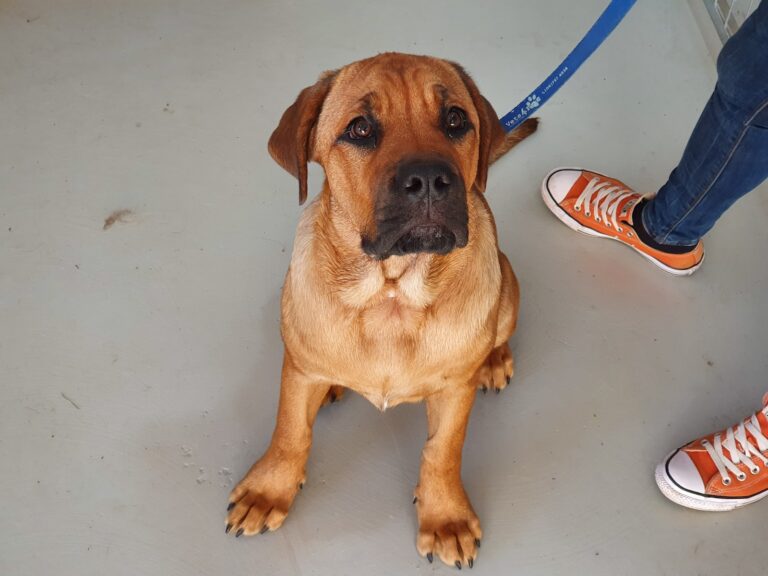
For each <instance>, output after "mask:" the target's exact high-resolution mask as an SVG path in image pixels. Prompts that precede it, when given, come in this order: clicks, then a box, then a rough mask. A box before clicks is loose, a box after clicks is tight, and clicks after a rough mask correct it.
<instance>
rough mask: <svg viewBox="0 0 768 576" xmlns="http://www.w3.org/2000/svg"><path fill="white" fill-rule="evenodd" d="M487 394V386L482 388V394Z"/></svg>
mask: <svg viewBox="0 0 768 576" xmlns="http://www.w3.org/2000/svg"><path fill="white" fill-rule="evenodd" d="M487 393H488V386H483V394H487Z"/></svg>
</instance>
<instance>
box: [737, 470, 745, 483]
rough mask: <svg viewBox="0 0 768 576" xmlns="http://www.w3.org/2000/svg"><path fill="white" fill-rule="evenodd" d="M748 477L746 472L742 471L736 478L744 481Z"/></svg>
mask: <svg viewBox="0 0 768 576" xmlns="http://www.w3.org/2000/svg"><path fill="white" fill-rule="evenodd" d="M746 479H747V475H746V474H744V472H742V473H741V474H739V475H738V476H736V480H738V481H739V482H744V480H746Z"/></svg>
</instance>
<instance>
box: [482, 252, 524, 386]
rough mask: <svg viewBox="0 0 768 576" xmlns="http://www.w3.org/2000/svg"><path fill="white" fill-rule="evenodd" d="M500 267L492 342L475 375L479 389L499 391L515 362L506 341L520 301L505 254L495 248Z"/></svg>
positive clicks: (510, 376) (506, 382)
mask: <svg viewBox="0 0 768 576" xmlns="http://www.w3.org/2000/svg"><path fill="white" fill-rule="evenodd" d="M499 265H500V266H501V296H500V297H499V313H498V326H497V328H496V342H495V344H494V348H493V350H491V353H490V354H488V358H486V360H485V362H483V364H482V365H481V366H480V368H478V370H477V373H476V374H475V385H476V386H477V388H479V389H480V390H482V391H483V392H487V391H488V390H494V391H496V392H497V393H498V392H501V391H502V390H503V389H504V388H506V387H507V385H508V384H509V380H510V378H512V375H513V374H514V372H515V363H514V360H513V358H512V352H511V351H510V349H509V344H508V343H507V342H508V340H509V339H510V338H511V337H512V334H514V333H515V328H516V327H517V311H518V307H519V304H520V288H519V286H518V284H517V278H516V277H515V273H514V272H513V271H512V266H511V265H510V264H509V260H507V257H506V256H505V255H504V254H503V253H502V252H501V251H499Z"/></svg>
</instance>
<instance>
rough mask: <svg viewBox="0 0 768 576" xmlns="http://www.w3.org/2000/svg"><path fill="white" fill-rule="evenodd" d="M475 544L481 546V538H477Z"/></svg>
mask: <svg viewBox="0 0 768 576" xmlns="http://www.w3.org/2000/svg"><path fill="white" fill-rule="evenodd" d="M475 546H477V547H478V548H480V538H475Z"/></svg>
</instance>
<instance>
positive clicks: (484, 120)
mask: <svg viewBox="0 0 768 576" xmlns="http://www.w3.org/2000/svg"><path fill="white" fill-rule="evenodd" d="M494 130H496V131H498V130H499V128H498V119H497V117H496V114H495V112H494V111H493V108H492V107H491V106H490V104H488V102H487V101H486V100H485V98H483V97H482V96H481V95H480V93H479V91H478V89H477V87H476V86H475V84H474V82H473V81H472V80H471V79H470V78H469V76H468V75H467V74H466V73H465V72H464V71H463V70H462V68H461V67H459V66H458V65H456V64H453V63H451V62H446V61H444V60H439V59H435V58H429V57H425V56H412V55H406V54H394V53H388V54H381V55H379V56H375V57H373V58H369V59H367V60H362V61H359V62H355V63H353V64H350V65H348V66H346V67H344V68H342V69H341V70H338V71H335V72H327V73H325V74H323V75H322V76H321V77H320V79H319V80H318V81H317V83H315V84H314V85H313V86H310V87H308V88H305V89H304V90H303V91H302V92H301V93H300V94H299V96H298V98H297V99H296V102H294V103H293V105H291V106H290V107H289V108H288V109H287V110H286V111H285V113H284V114H283V117H282V119H281V120H280V124H279V126H278V127H277V129H276V130H275V132H274V133H273V134H272V137H271V138H270V140H269V151H270V153H271V154H272V157H273V158H274V159H275V160H276V161H277V162H278V163H279V164H280V165H281V166H282V167H283V168H285V169H286V170H287V171H288V172H290V173H291V174H293V175H294V176H296V177H297V178H298V179H299V202H300V203H303V202H304V201H305V200H306V197H307V162H308V161H310V160H315V161H317V162H318V163H320V164H321V165H322V166H323V168H324V169H325V174H326V178H327V181H328V187H329V190H330V193H331V195H332V200H333V202H334V203H335V205H336V206H337V207H338V208H340V209H341V210H342V211H343V212H344V214H345V215H346V216H347V217H348V218H349V219H350V220H351V221H352V223H353V226H354V227H355V229H356V230H357V231H359V233H360V236H361V247H362V249H363V250H364V251H365V252H366V253H367V254H369V255H371V256H374V257H376V258H379V259H385V258H387V257H389V256H393V255H401V254H408V253H417V252H431V253H438V254H446V253H448V252H450V251H451V250H453V249H454V248H460V247H463V246H465V245H466V244H467V241H468V213H467V205H468V198H469V194H471V193H472V188H473V187H475V188H477V189H478V190H480V191H483V190H484V189H485V182H486V178H487V174H488V164H489V155H490V150H491V146H492V142H491V139H492V138H493V135H494Z"/></svg>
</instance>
